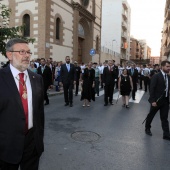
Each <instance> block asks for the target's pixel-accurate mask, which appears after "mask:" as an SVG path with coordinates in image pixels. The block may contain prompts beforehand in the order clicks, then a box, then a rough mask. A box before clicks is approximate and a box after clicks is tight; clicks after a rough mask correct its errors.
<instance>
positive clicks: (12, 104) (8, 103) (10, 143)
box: [0, 38, 44, 170]
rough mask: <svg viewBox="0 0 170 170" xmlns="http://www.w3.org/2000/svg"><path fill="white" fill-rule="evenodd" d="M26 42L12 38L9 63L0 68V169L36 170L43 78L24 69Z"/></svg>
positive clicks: (27, 57)
mask: <svg viewBox="0 0 170 170" xmlns="http://www.w3.org/2000/svg"><path fill="white" fill-rule="evenodd" d="M31 54H32V53H31V52H30V48H29V46H28V43H27V42H26V41H25V40H22V39H18V38H15V39H11V40H9V41H8V43H7V45H6V56H7V57H8V59H9V61H10V64H9V66H7V67H6V68H4V69H1V70H0V82H1V83H0V96H1V97H0V170H18V168H19V166H20V169H21V170H28V169H30V170H38V165H39V158H40V155H41V154H42V152H43V150H44V149H43V148H44V145H43V134H44V105H43V98H44V96H43V80H42V78H41V76H39V75H37V74H35V73H33V72H31V71H29V70H28V69H27V68H28V66H29V63H30V57H31Z"/></svg>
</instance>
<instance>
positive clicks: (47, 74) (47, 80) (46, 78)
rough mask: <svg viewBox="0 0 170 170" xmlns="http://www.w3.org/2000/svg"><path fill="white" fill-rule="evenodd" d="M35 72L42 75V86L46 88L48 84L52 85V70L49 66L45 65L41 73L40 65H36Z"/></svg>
mask: <svg viewBox="0 0 170 170" xmlns="http://www.w3.org/2000/svg"><path fill="white" fill-rule="evenodd" d="M37 73H38V74H40V75H41V76H42V77H43V82H44V87H45V88H48V87H49V86H50V85H52V71H51V69H50V67H48V66H45V68H44V71H43V73H42V70H41V66H40V67H38V69H37Z"/></svg>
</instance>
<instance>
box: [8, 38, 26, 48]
mask: <svg viewBox="0 0 170 170" xmlns="http://www.w3.org/2000/svg"><path fill="white" fill-rule="evenodd" d="M18 43H24V44H28V42H27V41H26V40H23V39H20V38H13V39H11V40H9V41H8V42H7V44H6V51H12V50H13V46H14V45H15V44H18Z"/></svg>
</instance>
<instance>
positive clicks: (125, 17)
mask: <svg viewBox="0 0 170 170" xmlns="http://www.w3.org/2000/svg"><path fill="white" fill-rule="evenodd" d="M122 16H123V18H124V20H127V18H128V16H127V12H126V11H125V10H123V11H122Z"/></svg>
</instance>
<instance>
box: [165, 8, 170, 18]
mask: <svg viewBox="0 0 170 170" xmlns="http://www.w3.org/2000/svg"><path fill="white" fill-rule="evenodd" d="M165 20H166V21H167V20H170V8H168V9H167V11H166V15H165Z"/></svg>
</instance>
